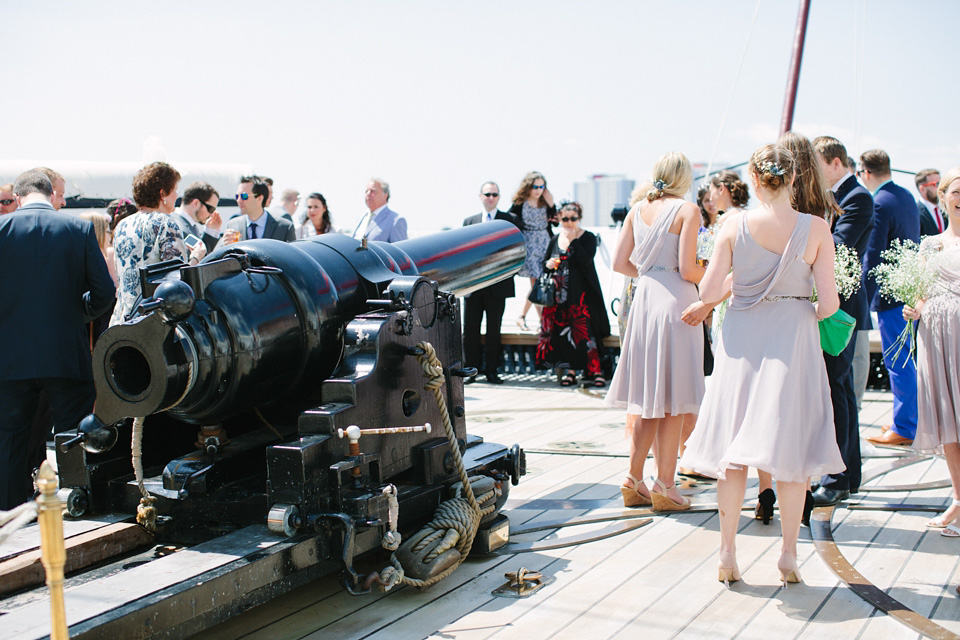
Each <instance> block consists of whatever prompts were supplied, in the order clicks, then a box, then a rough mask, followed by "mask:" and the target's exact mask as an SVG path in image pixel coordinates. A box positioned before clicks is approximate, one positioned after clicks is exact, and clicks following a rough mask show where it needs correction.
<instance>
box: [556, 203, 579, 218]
mask: <svg viewBox="0 0 960 640" xmlns="http://www.w3.org/2000/svg"><path fill="white" fill-rule="evenodd" d="M560 211H574V212H576V214H577V217H578V218H580V219H583V206H582V205H581V204H580V203H579V202H577V201H576V200H570V201H565V202H561V203H560Z"/></svg>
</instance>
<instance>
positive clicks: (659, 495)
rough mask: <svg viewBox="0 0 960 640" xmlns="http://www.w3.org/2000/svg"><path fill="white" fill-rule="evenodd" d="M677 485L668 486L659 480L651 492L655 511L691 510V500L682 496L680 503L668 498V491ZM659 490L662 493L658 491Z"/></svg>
mask: <svg viewBox="0 0 960 640" xmlns="http://www.w3.org/2000/svg"><path fill="white" fill-rule="evenodd" d="M675 486H677V485H676V484H673V485H671V486H669V487H668V486H667V485H665V484H663V482H661V481H660V478H657V480H656V482H655V486H654V488H653V489H651V490H650V498H651V499H652V500H653V510H654V511H686V510H687V509H689V508H690V498H686V497H684V496H681V500H680V502H674V501H673V500H671V499H670V498H669V497H667V491H670V489H673V488H674V487H675ZM657 488H659V489H660V491H657Z"/></svg>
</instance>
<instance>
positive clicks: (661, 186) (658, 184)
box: [653, 178, 667, 191]
mask: <svg viewBox="0 0 960 640" xmlns="http://www.w3.org/2000/svg"><path fill="white" fill-rule="evenodd" d="M666 186H667V183H666V182H664V181H663V180H660V179H659V178H657V179H656V180H654V181H653V188H654V189H656V190H657V191H663V190H664V189H665V188H666Z"/></svg>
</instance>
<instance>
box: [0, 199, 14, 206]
mask: <svg viewBox="0 0 960 640" xmlns="http://www.w3.org/2000/svg"><path fill="white" fill-rule="evenodd" d="M14 202H16V200H14V199H13V198H10V199H9V200H0V204H2V205H3V206H5V207H6V206H7V205H10V204H13V203H14Z"/></svg>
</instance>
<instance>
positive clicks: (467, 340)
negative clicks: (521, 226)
mask: <svg viewBox="0 0 960 640" xmlns="http://www.w3.org/2000/svg"><path fill="white" fill-rule="evenodd" d="M494 218H495V219H496V220H506V221H507V222H510V223H512V224H517V217H516V216H515V215H513V214H512V213H507V212H505V211H497V213H496V215H495V216H494ZM481 222H483V214H481V213H478V214H476V215H473V216H470V217H469V218H467V219H466V220H464V221H463V226H465V227H466V226H469V225H471V224H480V223H481ZM514 295H516V291H515V290H514V286H513V278H507V279H506V280H502V281H500V282H497V283H495V284H492V285H490V286H489V287H484V288H483V289H479V290H477V291H474V292H473V293H471V294H470V295H468V296H467V297H466V299H465V300H464V305H463V306H464V310H463V352H464V361H465V366H467V367H476V368H477V369H478V370H479V371H481V372H483V373H484V374H486V375H487V377H490V376H494V377H496V375H497V368H498V367H499V365H500V356H501V337H500V336H501V334H500V325H501V324H502V323H503V310H504V308H505V307H506V301H507V298H512V297H513V296H514ZM484 313H486V314H487V336H486V343H485V344H486V349H481V348H480V324H481V322H482V320H483V314H484ZM481 352H483V354H484V357H485V363H486V364H485V365H484V366H481V362H480V355H481Z"/></svg>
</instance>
